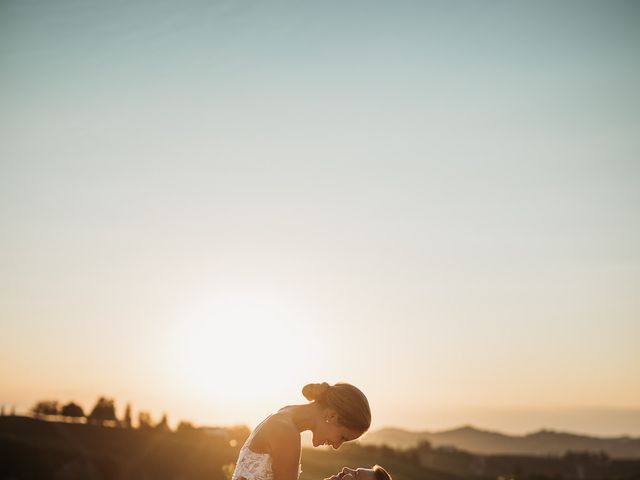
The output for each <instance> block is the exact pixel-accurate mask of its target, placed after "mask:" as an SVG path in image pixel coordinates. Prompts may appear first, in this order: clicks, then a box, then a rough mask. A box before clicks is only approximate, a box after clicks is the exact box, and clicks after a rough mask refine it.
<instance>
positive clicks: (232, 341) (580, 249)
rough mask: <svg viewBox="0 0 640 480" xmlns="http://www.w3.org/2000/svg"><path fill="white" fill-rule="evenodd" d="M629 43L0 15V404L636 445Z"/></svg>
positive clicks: (394, 23)
mask: <svg viewBox="0 0 640 480" xmlns="http://www.w3.org/2000/svg"><path fill="white" fill-rule="evenodd" d="M639 20H640V4H637V3H631V2H606V3H602V2H564V3H562V4H555V3H552V2H542V3H539V2H535V3H534V2H531V3H510V2H502V1H491V2H482V3H478V2H409V1H407V2H402V1H401V2H394V3H393V4H387V3H384V2H359V1H355V2H348V3H344V2H338V1H328V2H321V3H316V2H286V1H285V2H276V3H273V2H261V3H249V2H227V1H223V2H209V3H201V2H186V3H184V4H180V5H179V6H178V5H177V4H175V3H173V2H169V1H166V0H160V1H151V0H138V1H133V2H127V3H126V4H117V5H114V4H104V5H102V4H82V3H79V2H75V1H73V0H61V1H58V2H54V3H51V2H44V1H39V0H36V1H33V2H18V1H5V2H3V3H2V5H1V6H0V86H1V87H2V88H0V104H2V106H3V108H2V113H1V114H0V132H2V133H0V138H1V140H2V141H0V218H2V228H0V266H1V268H0V291H2V299H0V404H4V405H5V406H7V408H10V406H11V405H16V407H17V408H19V409H23V410H24V409H27V408H29V407H30V406H31V405H32V404H33V402H35V401H36V400H40V399H47V398H53V399H58V400H60V401H62V402H67V401H69V400H76V401H79V402H82V404H83V406H84V407H85V408H89V407H90V406H91V405H92V404H93V402H95V400H96V398H97V397H98V396H99V395H107V396H113V397H114V398H115V399H116V401H118V402H119V408H123V407H124V404H125V403H126V402H131V403H132V404H133V406H134V407H135V408H136V409H143V410H149V411H151V412H153V414H154V415H155V416H158V415H160V414H161V413H162V412H163V411H167V412H168V413H169V414H170V419H171V421H172V422H175V421H177V420H179V419H182V418H184V419H188V420H193V421H196V422H198V423H212V424H229V423H247V424H251V425H255V423H257V422H258V421H259V420H260V419H262V418H264V417H265V416H266V415H268V414H269V413H271V412H273V411H274V410H276V409H277V408H279V407H281V406H283V405H285V404H292V403H301V402H303V401H304V399H303V397H302V395H301V394H300V390H301V388H302V387H303V385H305V384H306V383H309V382H321V381H327V382H331V383H334V382H337V381H348V382H351V383H353V384H355V385H357V386H358V387H360V388H361V389H362V390H363V391H364V392H365V393H366V395H367V396H368V398H369V400H370V403H371V406H372V410H373V428H374V429H375V428H379V427H381V426H390V425H393V426H400V427H402V428H409V427H410V428H411V429H412V430H421V429H429V430H431V429H436V430H439V429H444V428H451V427H456V426H458V425H461V424H469V423H470V424H474V425H477V426H478V427H480V428H488V429H497V430H501V431H505V432H507V433H514V432H516V433H517V432H520V433H524V432H526V431H532V430H537V429H540V428H553V429H563V430H564V429H570V430H571V431H577V432H579V433H592V434H599V435H602V434H606V435H610V434H616V435H618V434H629V435H635V436H638V435H640V415H639V413H638V412H639V411H640V349H639V348H638V343H639V342H638V339H640V321H639V319H640V295H639V292H640V248H639V246H640V161H639V160H638V159H639V158H640V114H639V112H640V89H638V85H640V55H638V47H637V46H638V45H640V29H639V28H638V25H639Z"/></svg>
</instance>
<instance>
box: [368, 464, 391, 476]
mask: <svg viewBox="0 0 640 480" xmlns="http://www.w3.org/2000/svg"><path fill="white" fill-rule="evenodd" d="M372 470H373V471H374V473H375V475H376V480H391V475H389V473H388V472H387V471H386V470H385V469H384V468H382V467H381V466H380V465H374V466H373V469H372Z"/></svg>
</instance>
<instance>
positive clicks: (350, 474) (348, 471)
mask: <svg viewBox="0 0 640 480" xmlns="http://www.w3.org/2000/svg"><path fill="white" fill-rule="evenodd" d="M375 479H376V472H375V471H374V470H373V469H371V468H356V469H353V468H347V467H344V468H343V469H342V471H341V472H340V473H336V474H335V475H333V476H332V477H329V478H328V479H325V480H375Z"/></svg>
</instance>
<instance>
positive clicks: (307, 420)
mask: <svg viewBox="0 0 640 480" xmlns="http://www.w3.org/2000/svg"><path fill="white" fill-rule="evenodd" d="M319 408H320V406H319V405H318V404H317V403H307V404H305V405H291V406H287V407H284V408H282V409H281V410H280V411H281V412H283V413H286V414H287V415H289V416H290V418H291V420H292V421H293V423H294V425H295V426H296V428H297V429H298V431H299V432H300V433H302V432H304V431H306V430H311V429H312V428H313V426H314V424H315V421H316V417H317V415H318V413H319Z"/></svg>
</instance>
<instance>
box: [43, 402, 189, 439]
mask: <svg viewBox="0 0 640 480" xmlns="http://www.w3.org/2000/svg"><path fill="white" fill-rule="evenodd" d="M31 413H32V414H33V415H34V416H35V417H36V418H47V417H52V416H55V417H65V419H68V420H70V421H81V422H85V421H86V422H87V423H90V424H93V425H104V426H111V427H122V428H133V420H132V417H131V405H130V404H127V406H126V408H125V411H124V416H123V417H122V418H118V416H117V415H116V407H115V401H114V400H113V399H112V398H107V397H100V398H98V400H97V402H96V404H95V406H94V407H93V409H92V410H91V412H90V413H89V414H88V415H87V414H85V412H84V410H83V408H82V407H81V406H80V405H78V404H77V403H75V402H69V403H67V404H65V405H61V404H60V402H58V401H57V400H41V401H39V402H37V403H36V404H35V405H34V406H33V408H32V409H31ZM183 423H184V422H183ZM138 428H141V429H157V430H163V431H169V430H170V429H169V422H168V419H167V415H166V414H164V415H163V417H162V419H161V420H160V421H159V422H158V423H154V421H153V419H152V418H151V414H150V413H149V412H146V411H140V412H139V413H138Z"/></svg>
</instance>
